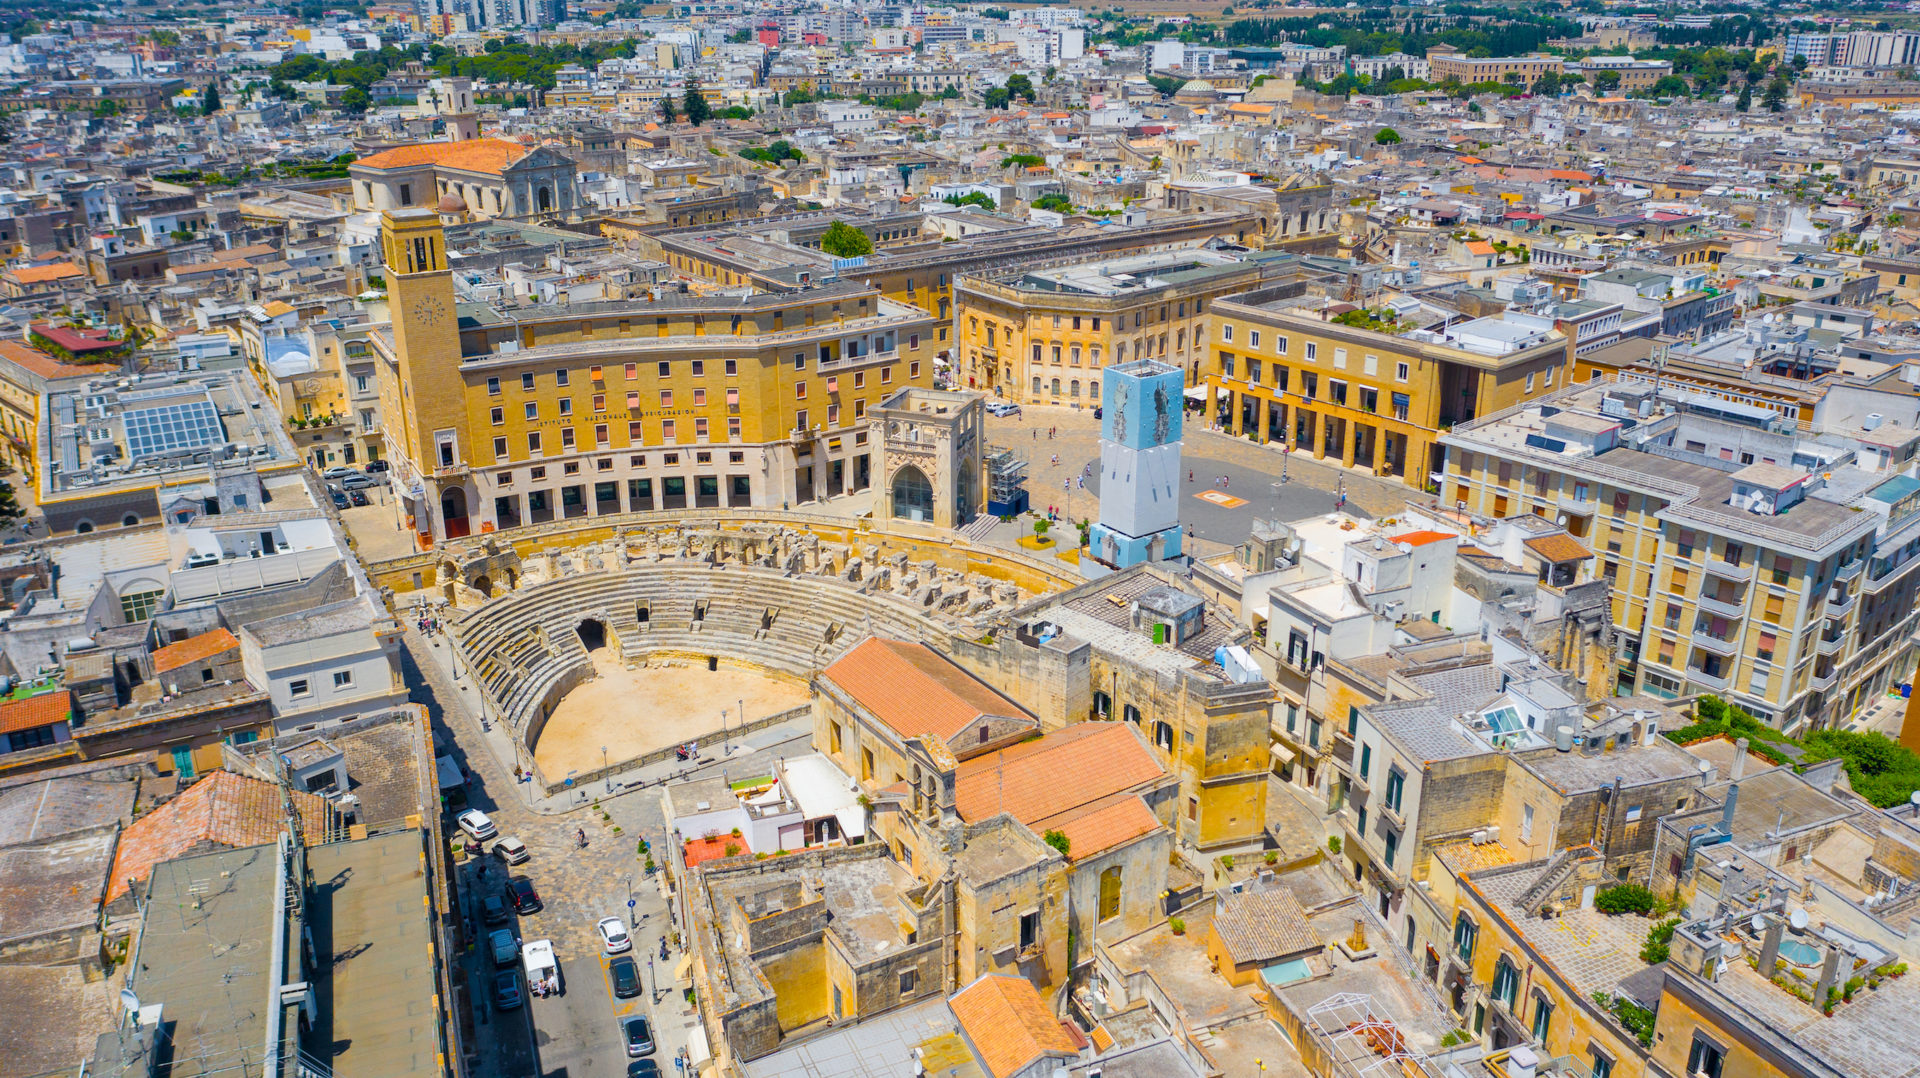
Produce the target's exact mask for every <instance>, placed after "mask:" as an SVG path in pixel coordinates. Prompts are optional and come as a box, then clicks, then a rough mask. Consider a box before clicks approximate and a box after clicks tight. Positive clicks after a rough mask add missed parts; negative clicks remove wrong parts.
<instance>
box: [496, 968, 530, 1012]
mask: <svg viewBox="0 0 1920 1078" xmlns="http://www.w3.org/2000/svg"><path fill="white" fill-rule="evenodd" d="M526 1001H527V997H526V995H525V994H524V993H522V992H521V991H520V973H519V971H518V970H511V969H503V970H501V971H500V972H498V973H496V974H494V975H493V1009H494V1010H496V1011H510V1010H513V1009H514V1008H516V1007H518V1006H520V1005H521V1004H522V1003H525V1002H526Z"/></svg>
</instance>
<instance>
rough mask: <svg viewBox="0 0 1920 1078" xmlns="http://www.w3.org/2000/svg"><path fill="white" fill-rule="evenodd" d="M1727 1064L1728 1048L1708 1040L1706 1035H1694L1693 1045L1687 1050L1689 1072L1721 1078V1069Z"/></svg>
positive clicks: (1690, 1073)
mask: <svg viewBox="0 0 1920 1078" xmlns="http://www.w3.org/2000/svg"><path fill="white" fill-rule="evenodd" d="M1726 1065H1727V1053H1726V1050H1725V1049H1723V1048H1721V1047H1720V1046H1719V1045H1717V1044H1715V1043H1713V1042H1712V1041H1710V1040H1708V1039H1707V1038H1706V1037H1705V1036H1704V1035H1702V1034H1700V1033H1695V1034H1694V1035H1693V1047H1692V1048H1691V1049H1690V1050H1689V1051H1688V1052H1687V1073H1688V1074H1689V1075H1699V1074H1704V1075H1706V1076H1707V1078H1720V1071H1721V1069H1722V1068H1724V1067H1725V1066H1726Z"/></svg>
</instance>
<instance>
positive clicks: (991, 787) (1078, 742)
mask: <svg viewBox="0 0 1920 1078" xmlns="http://www.w3.org/2000/svg"><path fill="white" fill-rule="evenodd" d="M1164 774H1166V772H1165V770H1163V769H1162V768H1161V766H1160V761H1158V760H1156V759H1154V757H1153V753H1152V751H1151V750H1149V749H1148V748H1147V746H1146V745H1145V744H1143V743H1142V742H1141V740H1140V738H1139V737H1138V736H1136V735H1135V734H1134V732H1133V731H1132V730H1131V729H1129V728H1128V727H1127V725H1126V724H1125V723H1120V722H1077V723H1074V724H1073V725H1071V726H1068V727H1067V728H1065V729H1063V730H1056V731H1054V732H1053V733H1050V734H1048V735H1046V736H1045V737H1041V738H1037V739H1035V740H1033V741H1023V742H1021V743H1020V744H1018V745H1014V746H1012V747H1010V748H1005V749H1001V750H1000V751H999V752H991V753H988V754H987V755H985V756H976V757H974V758H973V759H971V760H968V761H966V762H965V763H963V764H961V765H960V768H959V773H958V774H957V775H956V776H955V779H954V806H955V808H957V809H958V810H959V812H960V817H961V819H964V820H969V821H972V820H981V819H985V818H986V817H988V816H992V815H994V814H995V813H998V812H1008V813H1011V814H1013V817H1014V818H1015V819H1017V820H1019V821H1020V822H1021V823H1024V824H1026V825H1028V826H1029V827H1036V826H1039V825H1041V824H1043V823H1045V822H1046V821H1047V820H1048V818H1049V817H1053V816H1058V815H1059V814H1061V813H1063V812H1070V811H1072V810H1075V809H1079V808H1083V807H1084V806H1086V805H1087V804H1089V803H1090V802H1093V801H1097V800H1099V799H1101V798H1103V797H1107V796H1109V795H1111V794H1115V793H1119V792H1121V791H1123V790H1131V789H1133V788H1134V787H1136V786H1139V785H1140V784H1141V783H1145V782H1152V781H1153V780H1154V779H1157V778H1159V777H1161V776H1162V775H1164ZM1062 775H1071V776H1073V781H1072V782H1062V781H1060V778H1061V776H1062Z"/></svg>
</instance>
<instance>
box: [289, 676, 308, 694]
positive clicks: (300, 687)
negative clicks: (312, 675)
mask: <svg viewBox="0 0 1920 1078" xmlns="http://www.w3.org/2000/svg"><path fill="white" fill-rule="evenodd" d="M312 692H313V683H312V682H310V681H308V680H307V679H306V678H297V679H295V680H293V681H289V682H287V695H288V696H292V697H296V698H297V697H301V696H308V695H311V694H312Z"/></svg>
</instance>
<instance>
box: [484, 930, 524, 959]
mask: <svg viewBox="0 0 1920 1078" xmlns="http://www.w3.org/2000/svg"><path fill="white" fill-rule="evenodd" d="M487 949H488V950H489V951H491V952H493V964H494V965H496V966H511V965H516V964H518V963H519V961H520V941H519V940H518V939H516V938H514V935H513V930H512V929H510V928H496V929H494V930H493V931H491V932H489V933H487Z"/></svg>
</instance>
